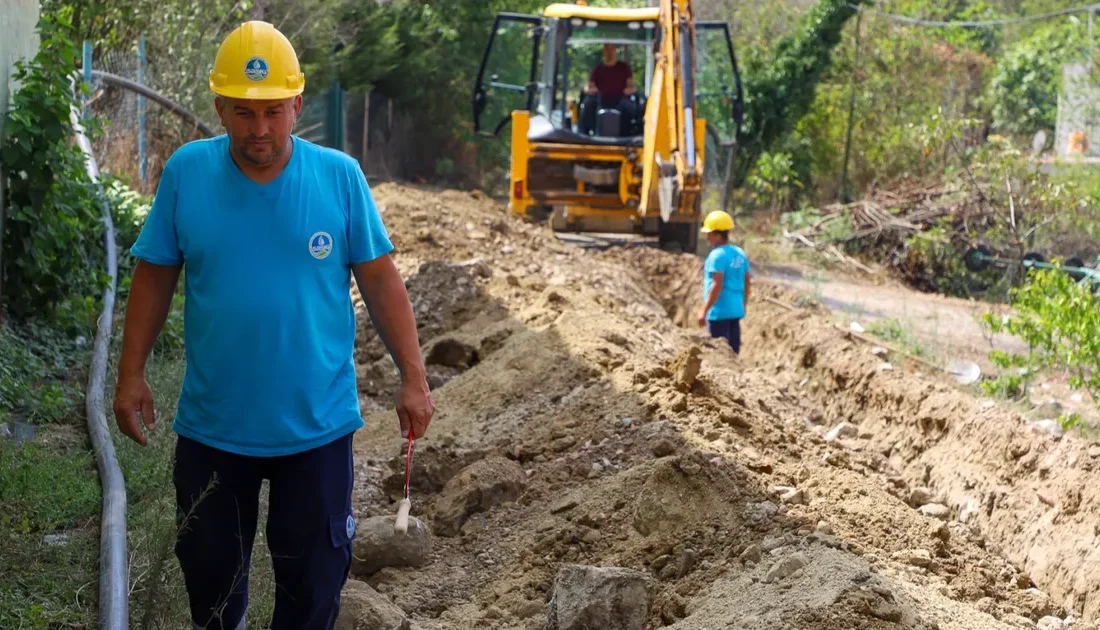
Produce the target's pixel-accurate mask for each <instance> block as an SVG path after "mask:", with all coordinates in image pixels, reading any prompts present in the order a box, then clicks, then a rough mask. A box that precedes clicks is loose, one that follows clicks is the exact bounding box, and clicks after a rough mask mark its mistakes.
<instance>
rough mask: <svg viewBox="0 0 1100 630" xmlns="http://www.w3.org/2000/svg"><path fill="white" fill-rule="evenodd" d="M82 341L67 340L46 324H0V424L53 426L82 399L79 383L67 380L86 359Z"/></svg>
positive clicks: (66, 336)
mask: <svg viewBox="0 0 1100 630" xmlns="http://www.w3.org/2000/svg"><path fill="white" fill-rule="evenodd" d="M88 345H90V344H88V342H87V340H81V339H80V338H71V337H69V336H68V335H66V334H64V333H62V332H59V331H57V330H54V329H51V328H50V327H49V324H48V323H46V322H29V323H25V324H20V325H18V326H16V325H13V324H11V323H8V324H6V325H4V326H0V422H5V421H7V419H8V418H9V417H12V416H18V417H21V418H23V421H25V422H32V423H49V422H58V421H60V420H63V419H64V418H65V417H67V416H70V415H71V414H72V413H73V411H74V410H75V409H76V408H77V406H78V405H79V403H80V402H81V400H82V394H81V391H82V386H81V385H82V384H81V383H79V382H74V381H73V380H72V379H71V378H69V376H70V374H71V373H72V372H73V370H74V368H75V367H76V366H77V365H79V364H80V362H81V361H82V359H83V358H84V357H85V356H86V355H87V347H88Z"/></svg>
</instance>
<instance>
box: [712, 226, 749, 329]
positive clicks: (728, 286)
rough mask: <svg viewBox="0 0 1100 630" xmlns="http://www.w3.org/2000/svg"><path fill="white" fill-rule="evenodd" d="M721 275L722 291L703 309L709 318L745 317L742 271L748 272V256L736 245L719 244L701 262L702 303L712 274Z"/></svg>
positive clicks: (743, 276)
mask: <svg viewBox="0 0 1100 630" xmlns="http://www.w3.org/2000/svg"><path fill="white" fill-rule="evenodd" d="M716 273H720V274H724V275H723V277H722V292H721V293H719V294H718V300H717V301H716V302H715V303H714V306H712V307H711V308H710V311H709V312H708V313H707V319H708V320H710V321H712V322H713V321H722V320H725V319H741V318H743V317H745V275H746V274H748V273H749V257H748V256H746V255H745V252H744V250H742V249H741V248H740V247H738V246H736V245H729V244H726V245H720V246H718V247H715V248H714V249H713V250H711V252H710V254H708V255H707V261H706V263H705V264H704V266H703V303H704V304H705V303H706V301H707V297H708V296H709V295H710V288H711V286H713V284H714V274H716Z"/></svg>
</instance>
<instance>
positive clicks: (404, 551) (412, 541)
mask: <svg viewBox="0 0 1100 630" xmlns="http://www.w3.org/2000/svg"><path fill="white" fill-rule="evenodd" d="M394 518H395V516H393V515H387V516H372V517H370V518H368V519H366V520H365V521H363V522H361V523H360V524H359V532H358V533H357V534H356V538H355V551H354V557H353V559H352V566H351V572H352V573H354V574H355V575H358V576H360V577H370V576H372V575H374V574H375V573H378V572H379V571H381V570H382V569H384V568H386V567H419V566H421V565H423V564H424V563H425V562H427V561H428V554H429V553H431V550H432V535H431V532H430V531H429V530H428V526H427V525H426V524H424V522H423V521H421V520H420V519H418V518H414V517H409V529H408V532H407V533H406V534H405V535H404V536H402V535H400V534H394V533H393V521H394Z"/></svg>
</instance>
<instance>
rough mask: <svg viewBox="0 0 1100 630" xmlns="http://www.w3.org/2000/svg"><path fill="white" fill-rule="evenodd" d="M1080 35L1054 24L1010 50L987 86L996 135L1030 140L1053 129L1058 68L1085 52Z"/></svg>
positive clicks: (1059, 76) (1059, 79)
mask: <svg viewBox="0 0 1100 630" xmlns="http://www.w3.org/2000/svg"><path fill="white" fill-rule="evenodd" d="M1082 30H1083V29H1082V28H1081V27H1079V26H1078V27H1073V26H1069V25H1066V24H1065V23H1062V22H1055V23H1052V24H1051V25H1048V26H1046V27H1045V28H1042V29H1040V30H1038V31H1037V32H1035V33H1034V34H1033V35H1031V36H1030V37H1028V38H1026V39H1023V40H1020V41H1018V42H1015V43H1013V44H1012V45H1011V46H1009V48H1008V50H1007V51H1006V54H1005V56H1004V57H1003V58H1001V59H1000V60H999V61H998V63H997V69H996V72H995V73H994V75H993V78H992V82H991V85H990V90H991V93H992V94H991V100H992V102H993V111H992V117H993V124H994V126H995V127H996V128H997V129H998V130H1001V131H1003V132H1007V133H1012V134H1029V135H1030V134H1034V133H1035V132H1036V131H1038V130H1040V129H1048V130H1049V129H1054V126H1055V122H1056V119H1057V115H1058V93H1059V90H1060V89H1061V87H1062V68H1061V67H1062V64H1063V63H1066V62H1067V61H1070V60H1073V59H1074V58H1075V57H1080V56H1081V54H1082V53H1083V52H1085V50H1086V49H1085V39H1084V37H1083V35H1084V33H1083V32H1082Z"/></svg>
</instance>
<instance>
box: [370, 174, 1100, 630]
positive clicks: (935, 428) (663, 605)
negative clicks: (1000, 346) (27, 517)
mask: <svg viewBox="0 0 1100 630" xmlns="http://www.w3.org/2000/svg"><path fill="white" fill-rule="evenodd" d="M375 195H376V198H377V201H378V204H379V206H380V208H381V209H382V211H383V218H384V220H385V221H386V224H387V226H388V227H389V230H390V234H391V237H392V238H393V240H394V243H395V245H396V247H397V253H396V254H395V256H396V259H397V261H398V264H399V267H400V268H401V269H402V270H403V272H405V274H406V278H407V284H408V287H409V291H410V295H411V298H412V301H413V304H414V308H415V310H416V312H417V317H418V320H419V322H420V325H421V329H420V333H421V343H422V346H423V349H424V354H425V356H426V357H429V359H430V361H429V363H430V365H429V366H428V368H429V372H430V382H431V384H432V386H433V388H434V396H435V399H436V403H437V406H438V412H437V415H436V419H435V421H434V422H433V424H432V426H431V429H430V431H429V436H428V437H427V438H426V439H424V440H422V441H419V442H417V444H416V447H415V451H414V454H413V472H412V482H411V497H412V505H413V510H412V513H413V516H414V517H417V518H419V519H422V520H423V522H424V524H425V525H426V526H427V527H428V528H429V529H430V530H431V531H432V539H433V542H432V548H431V552H430V554H429V556H428V559H427V561H426V562H425V563H424V564H423V565H422V566H419V567H416V568H411V567H406V568H393V567H390V568H385V569H382V570H381V571H378V572H373V573H371V574H369V575H366V574H362V575H353V578H355V579H356V580H362V581H364V582H366V583H368V584H370V585H371V586H372V587H374V588H375V589H376V590H377V591H378V592H380V593H381V594H382V595H384V596H385V598H386V599H388V600H389V601H391V602H392V603H394V604H395V605H396V606H398V607H399V608H400V609H401V610H403V611H404V612H405V614H406V615H408V617H409V620H410V622H411V627H412V628H417V629H421V630H443V629H463V630H464V629H474V628H478V629H482V628H484V629H507V630H512V629H516V630H520V629H522V630H536V629H539V630H541V629H542V628H545V627H546V624H547V611H546V603H547V601H548V600H549V596H550V590H551V586H552V584H553V581H554V578H555V576H556V575H557V572H558V570H559V568H560V567H562V566H563V565H564V564H568V563H578V564H589V565H597V566H620V567H626V568H630V569H635V570H639V571H643V572H646V573H648V574H650V575H651V576H652V578H653V580H654V584H655V587H654V590H653V595H652V601H651V606H650V609H649V611H648V617H647V627H648V628H662V627H670V628H676V629H684V630H687V629H692V630H710V629H718V628H723V629H725V628H744V629H756V628H760V629H764V628H767V629H769V630H773V629H778V630H783V629H790V630H794V629H799V630H813V629H821V630H824V629H830V630H833V629H840V628H844V629H847V628H861V629H900V628H905V629H914V630H916V629H921V630H925V629H933V628H939V629H941V630H948V629H959V630H962V629H967V630H969V629H973V630H979V629H982V630H984V629H1008V628H1034V627H1036V624H1037V622H1038V621H1039V620H1040V619H1041V618H1043V617H1044V616H1047V615H1054V616H1057V617H1060V618H1063V619H1065V618H1067V617H1069V618H1070V619H1069V621H1071V622H1075V623H1074V626H1073V627H1074V628H1077V629H1080V630H1084V629H1086V628H1094V626H1091V625H1090V623H1092V622H1095V621H1096V620H1098V619H1100V600H1097V598H1090V597H1089V595H1090V594H1093V593H1095V592H1096V590H1097V588H1098V587H1100V569H1097V566H1100V565H1098V563H1097V561H1096V560H1097V558H1096V556H1097V554H1098V552H1097V547H1096V545H1095V544H1094V540H1095V535H1096V533H1097V531H1096V527H1097V526H1096V523H1097V522H1100V520H1098V519H1097V512H1100V491H1098V490H1097V486H1094V485H1092V484H1089V483H1088V477H1089V476H1090V475H1091V474H1092V470H1093V467H1094V466H1097V465H1098V464H1100V446H1093V447H1091V448H1090V446H1089V445H1088V444H1084V443H1082V442H1081V441H1080V440H1077V439H1075V438H1072V437H1070V436H1066V437H1061V438H1059V437H1055V436H1053V435H1051V434H1050V433H1049V432H1043V431H1037V430H1035V429H1034V425H1029V424H1027V423H1026V422H1025V421H1024V420H1023V419H1022V418H1021V417H1020V416H1019V415H1018V414H1017V413H1015V412H1013V411H1011V410H1008V409H1002V408H1000V407H998V405H996V404H994V403H991V402H987V401H981V400H978V399H974V398H972V397H971V396H970V395H969V394H968V393H966V392H963V391H959V390H957V389H956V388H955V387H953V385H952V384H951V382H950V381H948V380H945V379H943V378H942V376H940V375H939V374H936V373H928V372H927V371H926V373H923V374H920V373H917V372H916V371H913V370H909V369H905V368H904V367H903V366H902V365H901V362H900V361H898V360H897V358H895V357H889V356H886V357H884V356H881V355H877V354H874V353H873V352H872V347H871V346H868V345H866V344H863V343H862V342H860V341H858V340H855V339H853V338H851V337H849V336H848V335H846V334H845V333H844V332H842V331H839V330H837V329H835V328H833V327H831V326H829V325H827V322H826V318H827V315H828V313H826V312H825V310H824V309H821V308H817V309H814V308H810V309H800V310H795V311H791V310H788V309H786V308H783V307H781V306H778V305H776V304H774V303H772V302H768V301H765V300H764V299H762V298H764V297H770V298H772V299H774V300H777V301H779V302H783V303H788V304H789V303H793V302H794V301H795V298H796V294H795V292H794V291H793V290H792V289H789V288H786V287H783V286H781V285H778V284H774V283H769V282H767V281H762V282H758V283H757V285H756V287H755V293H754V299H753V301H752V303H751V304H750V308H749V317H748V319H747V320H746V321H745V323H744V334H745V347H744V351H743V354H742V355H741V356H740V357H737V356H735V355H733V353H732V352H731V351H730V350H729V348H728V346H724V345H722V344H720V343H717V342H715V341H713V340H710V339H708V338H706V337H705V336H704V335H703V334H702V333H701V331H700V330H699V329H698V328H697V327H695V326H694V324H693V322H692V321H691V320H692V319H693V314H694V313H696V312H697V309H698V306H699V296H698V292H699V286H700V280H699V277H700V276H699V273H700V268H701V265H700V261H699V260H698V259H697V258H694V257H692V256H688V255H682V256H675V255H671V254H666V253H663V252H660V251H657V250H656V249H653V248H649V247H644V246H635V247H618V248H612V249H609V250H607V251H595V250H586V249H582V248H579V247H575V246H572V245H566V244H563V243H561V242H559V241H558V240H556V239H554V238H553V236H552V235H551V234H549V233H548V232H547V231H546V229H545V228H544V227H540V226H534V225H529V224H527V223H524V222H521V221H519V220H516V219H512V218H510V217H509V216H507V214H506V211H505V210H504V208H503V207H501V206H500V205H498V204H496V203H495V202H493V201H492V200H490V199H487V198H485V196H484V195H482V194H480V193H478V192H473V193H465V192H458V191H438V190H432V189H427V188H415V187H406V186H398V185H393V184H386V185H382V186H378V187H377V188H376V189H375ZM360 307H361V304H360ZM360 326H361V335H360V340H359V343H358V346H357V353H356V354H357V360H358V362H359V364H360V365H359V374H360V384H361V389H362V401H363V405H364V408H365V409H366V410H367V411H368V413H367V427H366V428H364V429H363V430H362V431H361V432H360V433H359V434H358V435H357V438H356V455H357V491H356V497H355V509H356V512H357V516H358V517H359V518H360V519H361V520H366V519H367V518H369V517H371V516H379V515H392V514H393V513H394V511H395V510H396V500H397V499H398V498H399V497H400V494H401V487H402V484H403V474H404V447H405V444H404V442H403V441H402V440H401V438H400V436H399V434H398V428H397V418H396V416H395V414H394V413H393V412H392V399H393V395H394V393H395V391H396V387H397V383H398V379H397V376H396V372H395V370H394V368H393V364H392V362H391V361H390V359H389V358H388V356H386V353H385V352H384V346H382V344H381V343H380V341H379V340H378V339H377V336H376V335H375V333H374V332H373V331H372V330H371V328H370V320H369V318H368V317H367V316H366V314H365V313H364V312H362V311H361V312H360ZM886 361H890V362H892V365H891V366H889V367H888V366H886V365H884V363H885V362H886ZM471 465H473V466H472V467H471ZM471 471H473V472H471ZM520 471H522V472H520ZM451 481H454V483H451V484H448V482H451ZM471 484H484V488H483V491H482V492H481V494H480V495H478V496H480V499H481V500H480V502H472V503H466V504H463V505H462V506H461V507H462V516H463V518H462V519H459V520H457V521H456V520H455V518H454V516H455V505H456V498H455V492H456V490H455V487H456V486H459V487H463V486H468V485H471ZM490 486H492V487H491V488H490ZM490 498H492V500H489V499H490ZM353 573H355V571H353ZM1049 621H1050V620H1047V623H1049Z"/></svg>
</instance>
